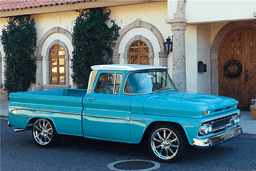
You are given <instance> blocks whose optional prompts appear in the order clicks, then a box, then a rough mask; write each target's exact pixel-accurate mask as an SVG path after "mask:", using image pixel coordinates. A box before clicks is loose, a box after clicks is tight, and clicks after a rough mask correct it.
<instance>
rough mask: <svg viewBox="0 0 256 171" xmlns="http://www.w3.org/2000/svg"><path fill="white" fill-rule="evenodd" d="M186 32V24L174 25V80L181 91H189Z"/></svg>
mask: <svg viewBox="0 0 256 171" xmlns="http://www.w3.org/2000/svg"><path fill="white" fill-rule="evenodd" d="M185 30H186V23H175V24H172V32H173V58H172V68H173V71H172V79H173V81H174V83H175V86H176V87H177V89H178V90H181V91H186V90H187V84H186V56H185Z"/></svg>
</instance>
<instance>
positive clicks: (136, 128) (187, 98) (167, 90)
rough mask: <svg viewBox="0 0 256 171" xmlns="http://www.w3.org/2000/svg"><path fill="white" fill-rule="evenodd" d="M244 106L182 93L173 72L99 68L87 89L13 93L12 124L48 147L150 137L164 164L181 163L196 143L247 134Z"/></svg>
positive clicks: (145, 67)
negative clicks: (66, 141) (75, 139)
mask: <svg viewBox="0 0 256 171" xmlns="http://www.w3.org/2000/svg"><path fill="white" fill-rule="evenodd" d="M237 104H238V102H237V101H236V100H234V99H232V98H228V97H222V96H213V95H204V94H193V93H188V92H181V91H178V90H177V89H176V88H175V86H174V84H173V82H172V80H171V78H170V77H169V75H168V73H167V68H166V67H159V66H148V65H97V66H92V72H91V74H90V81H89V84H88V89H87V90H81V89H58V90H44V91H33V92H22V93H11V94H10V104H9V122H8V124H9V126H12V127H16V128H18V129H15V131H23V130H28V129H32V136H33V138H34V140H35V142H36V143H37V144H38V145H39V146H42V147H50V146H53V145H54V144H56V142H57V141H58V139H59V137H60V135H73V136H81V137H86V138H92V139H100V140H107V141H115V142H124V143H134V144H137V143H140V142H141V141H144V140H146V141H147V143H148V147H149V151H150V153H152V155H153V156H154V157H156V159H158V160H161V161H166V162H170V161H175V160H176V159H179V158H181V157H182V155H184V153H185V152H186V149H187V148H188V146H189V145H190V146H195V147H202V148H204V147H211V146H214V145H217V144H220V143H223V142H225V141H227V140H229V139H232V138H234V137H237V136H239V135H241V134H242V128H241V127H240V126H239V125H238V123H239V121H240V110H239V109H237Z"/></svg>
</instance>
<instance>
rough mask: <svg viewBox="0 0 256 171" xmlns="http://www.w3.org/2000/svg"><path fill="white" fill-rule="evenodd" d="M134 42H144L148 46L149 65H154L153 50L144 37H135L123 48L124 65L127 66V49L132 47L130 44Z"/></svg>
mask: <svg viewBox="0 0 256 171" xmlns="http://www.w3.org/2000/svg"><path fill="white" fill-rule="evenodd" d="M136 40H142V41H143V42H145V43H146V44H147V46H148V50H149V65H154V50H153V46H152V44H151V42H150V41H149V40H148V39H147V38H146V37H144V36H141V35H136V36H135V37H133V38H131V39H130V40H129V41H128V43H127V44H126V46H125V50H124V54H123V58H124V64H128V59H129V48H130V46H131V45H132V43H133V42H134V41H136Z"/></svg>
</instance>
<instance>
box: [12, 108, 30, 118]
mask: <svg viewBox="0 0 256 171" xmlns="http://www.w3.org/2000/svg"><path fill="white" fill-rule="evenodd" d="M15 110H18V109H13V110H11V111H10V113H11V114H13V115H16V116H20V117H24V118H31V117H30V116H24V115H19V114H17V113H16V112H13V111H15Z"/></svg>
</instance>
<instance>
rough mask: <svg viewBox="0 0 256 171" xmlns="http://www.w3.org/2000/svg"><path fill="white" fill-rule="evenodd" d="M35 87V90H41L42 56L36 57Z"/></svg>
mask: <svg viewBox="0 0 256 171" xmlns="http://www.w3.org/2000/svg"><path fill="white" fill-rule="evenodd" d="M36 65H37V67H36V88H35V90H43V57H42V56H40V57H36Z"/></svg>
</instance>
